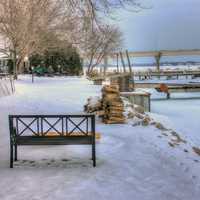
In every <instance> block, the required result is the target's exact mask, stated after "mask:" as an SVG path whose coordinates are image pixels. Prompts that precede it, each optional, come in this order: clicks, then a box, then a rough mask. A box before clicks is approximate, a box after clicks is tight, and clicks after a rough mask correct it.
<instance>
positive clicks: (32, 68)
mask: <svg viewBox="0 0 200 200" xmlns="http://www.w3.org/2000/svg"><path fill="white" fill-rule="evenodd" d="M31 72H32V83H33V82H34V67H33V66H32V67H31Z"/></svg>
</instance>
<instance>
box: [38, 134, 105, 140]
mask: <svg viewBox="0 0 200 200" xmlns="http://www.w3.org/2000/svg"><path fill="white" fill-rule="evenodd" d="M39 135H42V133H39ZM46 136H49V137H54V136H59V134H58V133H57V132H48V133H47V134H46ZM64 136H67V137H72V136H76V137H80V136H84V135H83V133H81V132H73V133H72V134H71V135H68V134H67V133H64ZM88 136H92V133H91V132H89V133H88ZM95 139H96V140H100V139H101V134H100V133H95Z"/></svg>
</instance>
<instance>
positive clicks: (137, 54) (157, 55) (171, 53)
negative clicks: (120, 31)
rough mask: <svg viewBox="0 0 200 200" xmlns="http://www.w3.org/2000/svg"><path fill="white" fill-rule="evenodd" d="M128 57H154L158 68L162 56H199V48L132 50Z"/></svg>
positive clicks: (113, 54) (114, 54)
mask: <svg viewBox="0 0 200 200" xmlns="http://www.w3.org/2000/svg"><path fill="white" fill-rule="evenodd" d="M117 54H118V53H112V54H109V56H108V57H112V58H114V57H116V55H117ZM121 55H122V56H124V57H126V56H127V52H122V53H121ZM128 56H129V57H154V58H155V60H156V67H157V70H158V71H159V70H160V59H161V58H162V57H163V56H200V49H191V50H189V49H188V50H160V51H138V52H137V51H135V52H134V51H133V52H128Z"/></svg>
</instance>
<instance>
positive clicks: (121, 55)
mask: <svg viewBox="0 0 200 200" xmlns="http://www.w3.org/2000/svg"><path fill="white" fill-rule="evenodd" d="M119 54H120V57H121V63H122V66H123V69H124V73H126V66H125V63H124V59H123V54H122V52H121V51H120V53H119Z"/></svg>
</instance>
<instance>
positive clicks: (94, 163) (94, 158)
mask: <svg viewBox="0 0 200 200" xmlns="http://www.w3.org/2000/svg"><path fill="white" fill-rule="evenodd" d="M92 161H93V167H96V150H95V144H92Z"/></svg>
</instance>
